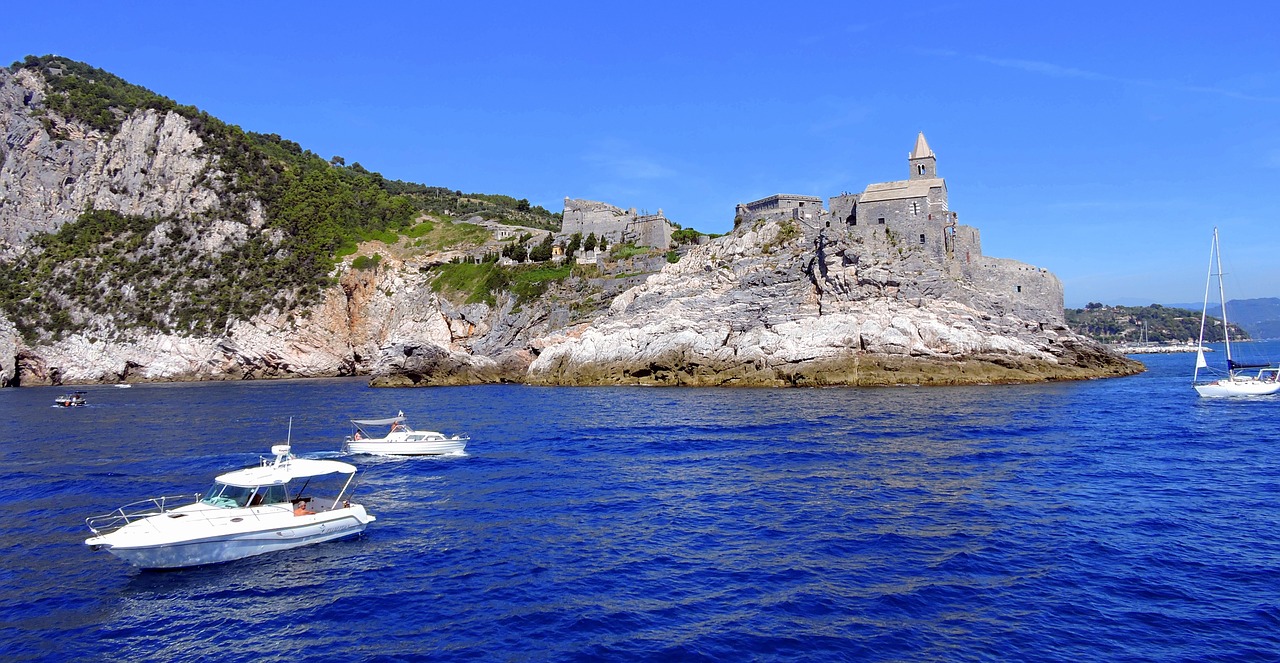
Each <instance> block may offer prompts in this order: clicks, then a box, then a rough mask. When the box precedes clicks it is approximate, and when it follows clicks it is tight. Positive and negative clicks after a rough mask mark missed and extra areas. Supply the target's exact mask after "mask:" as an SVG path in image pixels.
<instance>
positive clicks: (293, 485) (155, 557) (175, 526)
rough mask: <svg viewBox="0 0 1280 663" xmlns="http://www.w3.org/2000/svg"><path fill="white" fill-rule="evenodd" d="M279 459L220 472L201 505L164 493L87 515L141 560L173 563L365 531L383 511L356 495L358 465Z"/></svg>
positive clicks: (102, 534) (116, 548)
mask: <svg viewBox="0 0 1280 663" xmlns="http://www.w3.org/2000/svg"><path fill="white" fill-rule="evenodd" d="M271 452H272V453H273V454H274V455H275V458H274V459H270V458H264V459H263V460H262V462H261V463H260V464H259V465H258V466H255V467H248V468H245V469H242V470H236V471H234V472H228V473H226V474H223V475H221V476H219V477H217V478H216V479H214V482H213V486H211V487H210V488H209V489H208V490H207V491H205V493H204V495H197V496H196V501H195V503H194V504H191V503H188V504H183V505H181V506H177V505H178V504H179V503H181V502H185V501H186V500H189V499H191V498H190V497H189V496H185V497H158V498H153V499H148V500H143V501H140V502H134V503H132V504H129V505H126V506H123V507H120V508H119V509H116V510H115V511H112V512H111V513H108V514H105V515H101V516H94V517H91V518H87V519H86V520H85V523H86V524H87V525H88V526H89V529H90V530H92V531H93V537H92V538H89V539H87V540H85V544H87V545H89V546H92V547H93V549H95V550H97V549H106V551H107V552H109V553H111V554H113V555H115V556H116V557H119V558H121V559H123V560H125V561H126V562H129V563H130V564H133V565H134V566H139V567H142V568H144V569H168V568H180V567H186V566H199V565H202V564H214V563H217V562H226V561H230V560H233V559H240V558H242V557H249V556H252V555H260V554H262V553H268V552H273V551H276V550H287V549H289V548H297V547H298V546H305V545H308V544H312V543H320V542H321V541H329V540H332V539H337V538H341V537H344V536H351V535H353V534H359V533H360V532H363V531H364V528H365V526H367V525H368V524H369V523H371V522H373V521H374V520H376V518H375V517H374V516H373V515H372V514H370V513H368V512H366V511H365V508H364V507H363V506H362V505H359V504H355V503H353V502H351V491H352V484H353V480H354V479H355V474H356V468H355V467H354V466H352V465H349V464H347V463H343V462H339V461H336V460H310V459H304V458H294V457H293V455H292V454H291V453H290V448H289V445H287V444H280V445H276V446H274V447H272V448H271Z"/></svg>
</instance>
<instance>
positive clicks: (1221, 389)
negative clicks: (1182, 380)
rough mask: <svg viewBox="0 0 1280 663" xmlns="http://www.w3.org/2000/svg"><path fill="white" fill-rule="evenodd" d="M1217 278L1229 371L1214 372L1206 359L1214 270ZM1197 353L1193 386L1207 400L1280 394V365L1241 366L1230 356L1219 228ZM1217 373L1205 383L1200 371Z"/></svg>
mask: <svg viewBox="0 0 1280 663" xmlns="http://www.w3.org/2000/svg"><path fill="white" fill-rule="evenodd" d="M1215 267H1216V269H1217V277H1218V301H1219V302H1220V303H1221V305H1222V341H1223V343H1224V344H1226V349H1227V352H1226V355H1227V366H1226V370H1225V371H1223V370H1221V369H1218V370H1216V371H1215V370H1214V369H1212V368H1210V367H1209V363H1208V362H1207V361H1205V358H1204V343H1205V330H1206V328H1207V327H1209V289H1210V286H1211V285H1212V283H1213V277H1214V274H1215V273H1214V269H1215ZM1199 348H1200V349H1199V350H1198V351H1197V352H1196V369H1195V373H1193V374H1192V377H1191V383H1192V385H1193V386H1194V387H1195V389H1196V393H1197V394H1200V396H1202V397H1205V398H1218V397H1222V396H1266V395H1268V394H1274V393H1276V392H1277V391H1280V366H1276V365H1275V364H1272V363H1270V362H1266V363H1242V362H1238V361H1235V359H1233V358H1232V356H1231V325H1229V324H1228V323H1227V296H1226V292H1225V290H1224V288H1223V284H1222V248H1221V245H1220V244H1219V243H1218V229H1217V228H1214V229H1213V242H1212V244H1210V246H1209V276H1208V278H1206V279H1205V284H1204V308H1203V309H1202V310H1201V311H1200V343H1199ZM1202 370H1203V371H1205V372H1206V373H1209V374H1214V373H1216V375H1217V377H1216V378H1211V379H1208V380H1202V379H1201V378H1200V372H1201V371H1202Z"/></svg>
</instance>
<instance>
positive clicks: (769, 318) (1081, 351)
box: [528, 222, 1140, 386]
mask: <svg viewBox="0 0 1280 663" xmlns="http://www.w3.org/2000/svg"><path fill="white" fill-rule="evenodd" d="M787 229H788V226H787V224H786V223H776V222H774V223H762V224H758V225H757V226H755V227H754V228H752V229H744V230H742V231H740V232H736V233H734V234H733V235H731V236H729V237H725V238H722V239H721V240H718V241H716V242H713V243H711V244H708V245H706V246H702V247H698V248H696V249H693V250H692V251H690V252H689V253H688V254H687V255H686V256H685V257H684V258H683V259H682V260H681V261H680V262H679V263H677V264H675V265H671V266H668V267H667V268H665V269H663V271H662V272H661V273H660V274H657V275H654V276H652V277H650V278H649V279H648V280H647V281H646V282H645V283H644V284H643V285H641V286H638V287H636V288H633V289H631V290H629V291H627V292H626V293H623V294H622V295H620V296H619V297H617V298H616V299H615V300H614V301H613V304H612V306H611V308H610V310H609V312H608V314H606V315H604V316H602V317H601V318H599V319H598V320H595V321H593V322H592V323H591V324H588V325H584V326H583V327H582V328H580V329H576V330H573V331H572V332H571V333H569V334H565V335H563V336H561V337H558V338H555V339H548V340H547V342H548V343H549V345H548V346H547V347H546V348H545V349H544V350H543V351H542V352H541V353H540V354H539V355H538V358H537V359H536V360H535V361H534V362H533V364H532V365H531V366H530V368H529V375H528V381H529V382H531V383H535V384H549V385H565V384H664V385H689V386H713V385H715V386H718V385H742V386H822V385H894V384H921V385H942V384H974V383H1001V382H1030V381H1040V380H1055V379H1082V378H1093V377H1103V376H1117V375H1127V374H1131V373H1133V372H1135V371H1136V370H1140V369H1139V368H1138V367H1137V366H1136V365H1135V362H1131V361H1129V360H1126V359H1123V358H1120V357H1117V356H1115V355H1112V354H1111V353H1109V352H1107V351H1106V350H1105V349H1104V348H1102V347H1101V346H1099V345H1097V344H1096V343H1093V342H1091V341H1088V340H1087V339H1083V338H1080V337H1078V336H1076V335H1075V334H1072V333H1071V332H1070V331H1069V330H1068V329H1067V328H1066V327H1065V325H1063V324H1061V323H1060V322H1054V321H1051V320H1049V321H1046V320H1044V319H1035V318H1031V319H1028V318H1024V317H1019V316H1018V315H1016V314H1014V313H1012V312H1011V309H1010V307H1009V306H1008V303H1007V302H1001V301H1000V300H999V299H998V298H996V297H993V296H992V295H990V294H989V293H984V292H981V291H979V290H976V289H974V288H973V287H972V286H971V285H969V284H966V283H965V282H964V281H963V280H957V279H954V278H950V277H948V276H947V275H945V274H944V273H943V272H941V271H940V270H938V269H937V268H936V267H934V266H933V265H931V264H930V263H929V261H927V260H926V259H924V258H923V257H922V256H920V255H919V254H918V253H915V252H906V253H902V254H899V253H897V252H891V251H877V250H875V249H870V248H867V247H864V246H859V245H858V244H856V243H854V242H849V241H845V240H841V239H832V238H829V237H828V236H826V235H825V234H822V233H817V234H802V235H798V236H796V237H794V238H791V239H790V240H786V239H784V237H785V235H786V234H787Z"/></svg>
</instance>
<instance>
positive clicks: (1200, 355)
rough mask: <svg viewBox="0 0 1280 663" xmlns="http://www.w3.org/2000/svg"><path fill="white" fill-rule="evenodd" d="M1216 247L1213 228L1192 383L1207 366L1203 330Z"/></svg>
mask: <svg viewBox="0 0 1280 663" xmlns="http://www.w3.org/2000/svg"><path fill="white" fill-rule="evenodd" d="M1217 247H1218V228H1217V227H1216V226H1215V227H1214V229H1213V241H1212V242H1210V243H1209V266H1208V268H1206V269H1205V274H1204V304H1203V305H1202V306H1201V307H1200V340H1199V341H1198V342H1197V343H1196V370H1195V373H1193V374H1192V377H1191V381H1192V382H1195V381H1197V380H1199V379H1200V369H1202V368H1205V367H1206V366H1207V364H1206V363H1205V361H1204V328H1205V325H1206V324H1207V322H1208V320H1209V287H1210V286H1211V285H1213V255H1214V250H1215V249H1217Z"/></svg>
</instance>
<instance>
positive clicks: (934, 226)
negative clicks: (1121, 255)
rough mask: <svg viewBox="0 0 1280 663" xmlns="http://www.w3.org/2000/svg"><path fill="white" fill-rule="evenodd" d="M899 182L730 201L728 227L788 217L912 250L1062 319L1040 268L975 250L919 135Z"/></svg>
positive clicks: (1051, 281)
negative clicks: (733, 206) (827, 194)
mask: <svg viewBox="0 0 1280 663" xmlns="http://www.w3.org/2000/svg"><path fill="white" fill-rule="evenodd" d="M907 164H908V167H909V169H910V170H909V175H908V177H907V179H905V180H898V181H894V182H880V183H877V184H870V185H868V186H867V188H866V189H865V190H864V191H863V192H862V193H843V194H840V195H838V196H834V197H832V198H829V199H828V201H827V209H825V210H824V209H822V199H821V198H816V197H813V196H801V195H791V194H776V195H773V196H769V197H767V198H762V199H760V200H756V201H753V202H750V203H745V204H739V205H738V206H737V210H736V215H735V218H734V225H735V226H736V225H737V224H739V223H742V222H744V221H753V220H756V219H767V220H772V221H782V220H791V221H795V222H797V223H799V224H800V225H801V226H802V227H804V228H805V229H806V230H807V231H809V232H812V233H815V234H817V233H826V234H840V235H843V236H844V237H845V238H847V239H849V240H852V241H855V242H859V243H862V244H864V245H871V246H883V247H896V248H898V249H908V248H910V249H914V250H918V251H920V252H922V253H923V254H924V255H925V256H926V257H928V258H929V259H930V260H931V261H933V262H934V263H936V264H938V265H939V266H941V267H942V268H943V269H944V270H946V272H947V273H948V274H950V275H952V276H954V277H962V278H965V279H968V280H969V281H970V282H972V283H973V284H974V285H976V286H978V287H979V288H981V289H983V290H984V291H986V292H990V293H992V294H994V295H997V296H999V297H1002V298H1004V299H1006V301H1008V302H1010V304H1011V305H1012V306H1013V307H1014V308H1025V309H1029V310H1030V311H1033V312H1043V313H1046V314H1048V315H1049V316H1051V317H1052V318H1053V319H1055V320H1058V321H1062V320H1063V319H1064V317H1063V291H1062V283H1061V282H1060V281H1059V280H1058V277H1056V276H1054V275H1053V273H1052V272H1050V271H1049V270H1047V269H1043V268H1039V267H1034V266H1031V265H1028V264H1026V263H1022V262H1018V261H1016V260H1009V259H1005V258H992V257H989V256H984V255H982V238H981V235H980V233H979V232H978V229H977V228H974V227H972V226H965V225H961V224H960V223H959V215H958V214H956V213H955V212H953V211H951V209H950V208H949V206H948V204H947V183H946V180H944V179H942V178H941V177H938V162H937V157H936V156H935V155H934V153H933V150H931V149H929V143H928V142H927V141H926V140H925V138H924V133H920V134H919V135H918V136H916V144H915V147H914V148H913V149H912V150H911V152H910V154H908V155H907Z"/></svg>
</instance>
